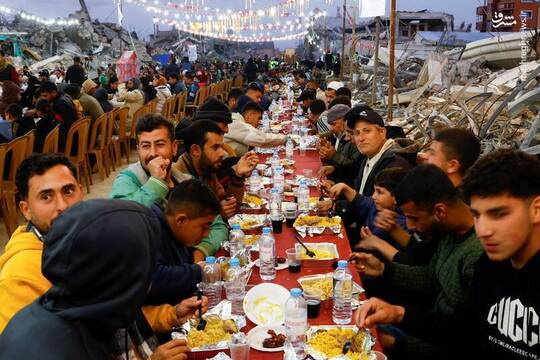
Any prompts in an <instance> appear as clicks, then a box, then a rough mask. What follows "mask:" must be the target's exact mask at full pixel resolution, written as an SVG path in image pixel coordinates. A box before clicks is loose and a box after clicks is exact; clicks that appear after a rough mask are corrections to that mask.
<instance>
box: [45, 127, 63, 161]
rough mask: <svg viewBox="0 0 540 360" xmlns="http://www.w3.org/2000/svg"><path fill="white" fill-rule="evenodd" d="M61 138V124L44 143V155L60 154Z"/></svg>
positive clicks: (49, 134) (48, 135) (50, 133)
mask: <svg viewBox="0 0 540 360" xmlns="http://www.w3.org/2000/svg"><path fill="white" fill-rule="evenodd" d="M59 138H60V124H58V125H56V126H55V128H54V129H52V130H51V131H50V132H49V133H48V134H47V136H46V137H45V141H44V142H43V151H42V153H43V154H48V153H57V152H58V139H59Z"/></svg>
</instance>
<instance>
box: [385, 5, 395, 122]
mask: <svg viewBox="0 0 540 360" xmlns="http://www.w3.org/2000/svg"><path fill="white" fill-rule="evenodd" d="M390 16H391V17H390V74H389V76H388V117H387V121H388V122H390V121H392V120H393V117H394V116H393V115H394V114H393V108H394V78H395V69H394V67H395V62H396V60H395V50H396V0H392V11H391V14H390Z"/></svg>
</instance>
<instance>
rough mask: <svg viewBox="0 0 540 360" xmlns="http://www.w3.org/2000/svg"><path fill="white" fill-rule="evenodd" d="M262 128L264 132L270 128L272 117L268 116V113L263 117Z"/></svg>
mask: <svg viewBox="0 0 540 360" xmlns="http://www.w3.org/2000/svg"><path fill="white" fill-rule="evenodd" d="M262 130H263V131H264V132H268V131H269V130H270V118H269V117H268V113H266V112H265V113H264V114H263V117H262Z"/></svg>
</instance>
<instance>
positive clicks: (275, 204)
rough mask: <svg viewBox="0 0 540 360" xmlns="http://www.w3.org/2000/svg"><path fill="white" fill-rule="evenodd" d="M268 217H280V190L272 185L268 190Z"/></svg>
mask: <svg viewBox="0 0 540 360" xmlns="http://www.w3.org/2000/svg"><path fill="white" fill-rule="evenodd" d="M270 218H271V219H281V218H282V214H281V192H280V189H278V188H276V187H274V188H272V190H271V191H270Z"/></svg>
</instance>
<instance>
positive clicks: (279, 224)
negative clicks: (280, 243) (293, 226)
mask: <svg viewBox="0 0 540 360" xmlns="http://www.w3.org/2000/svg"><path fill="white" fill-rule="evenodd" d="M271 220H272V232H273V233H274V234H281V233H282V232H283V217H279V218H272V219H271Z"/></svg>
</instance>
